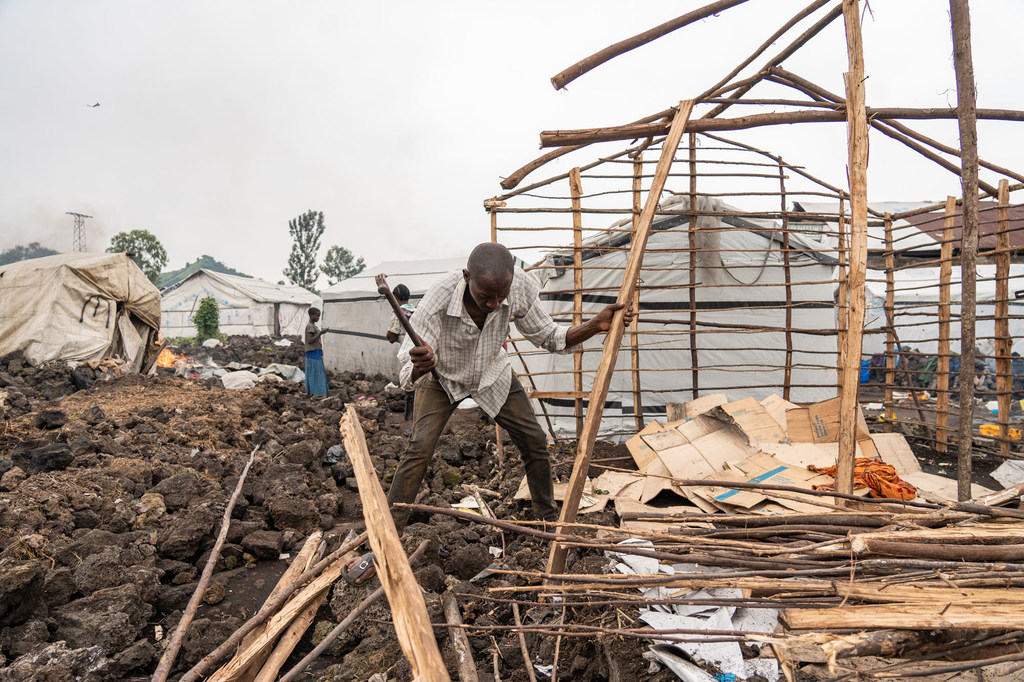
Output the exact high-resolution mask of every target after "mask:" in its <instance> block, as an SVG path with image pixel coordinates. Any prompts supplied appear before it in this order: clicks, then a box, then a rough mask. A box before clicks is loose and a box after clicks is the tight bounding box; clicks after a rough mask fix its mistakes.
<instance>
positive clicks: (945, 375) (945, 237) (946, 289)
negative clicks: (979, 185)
mask: <svg viewBox="0 0 1024 682" xmlns="http://www.w3.org/2000/svg"><path fill="white" fill-rule="evenodd" d="M955 223H956V197H952V196H951V197H946V219H945V221H944V222H943V224H942V246H941V247H939V354H938V363H937V365H936V368H935V371H936V375H935V391H936V394H935V409H936V412H935V449H936V450H937V451H938V452H946V449H947V444H948V443H949V431H948V429H947V427H948V426H949V362H950V333H949V312H950V300H951V298H952V297H951V295H950V280H951V279H952V277H953V225H954V224H955Z"/></svg>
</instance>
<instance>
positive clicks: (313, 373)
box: [302, 308, 328, 396]
mask: <svg viewBox="0 0 1024 682" xmlns="http://www.w3.org/2000/svg"><path fill="white" fill-rule="evenodd" d="M308 312H309V323H308V324H306V331H305V333H304V334H303V335H302V342H303V344H304V345H305V348H306V366H305V368H304V369H305V371H306V393H308V394H309V395H318V396H326V395H327V370H326V369H324V343H323V339H322V338H321V337H322V336H323V335H324V334H325V333H326V332H327V331H328V327H324V328H323V329H317V326H316V323H317V322H319V321H320V309H319V308H310V309H309V311H308Z"/></svg>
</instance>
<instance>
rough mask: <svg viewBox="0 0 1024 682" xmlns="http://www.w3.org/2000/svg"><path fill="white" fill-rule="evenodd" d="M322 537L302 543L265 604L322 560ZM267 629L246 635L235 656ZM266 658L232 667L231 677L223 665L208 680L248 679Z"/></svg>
mask: <svg viewBox="0 0 1024 682" xmlns="http://www.w3.org/2000/svg"><path fill="white" fill-rule="evenodd" d="M322 537H323V533H321V532H320V531H316V532H315V533H313V534H312V535H310V536H309V537H308V538H306V542H305V543H304V544H303V545H302V549H300V550H299V553H298V554H296V555H295V558H294V559H292V562H291V563H290V564H289V565H288V568H287V569H285V571H284V573H283V574H281V577H280V578H279V579H278V581H277V585H275V586H274V589H273V590H271V591H270V594H269V595H268V596H267V598H266V600H264V604H265V603H267V602H269V601H271V600H273V599H275V598H276V597H277V596H278V595H279V594H281V592H282V591H284V590H285V589H287V587H288V586H289V585H291V584H292V582H294V581H295V579H296V578H297V577H299V576H300V575H301V574H303V573H305V572H306V571H308V570H309V568H310V566H312V565H313V564H315V563H316V562H317V561H319V560H320V558H321V554H322V552H321V548H320V540H321V538H322ZM266 629H267V628H266V624H264V625H261V626H260V627H258V628H256V629H255V630H253V631H252V632H250V633H249V634H248V635H246V636H245V637H244V638H243V639H242V643H241V644H239V645H238V651H237V652H236V653H235V656H239V655H242V654H246V655H247V654H248V650H249V647H250V646H251V645H252V643H253V641H254V640H256V639H257V638H258V637H259V636H260V635H262V634H263V633H264V632H265V631H266ZM264 653H265V654H267V655H269V654H270V652H269V651H266V652H264ZM265 658H266V656H265V655H262V656H256V657H255V658H253V659H252V663H250V664H249V667H248V668H246V669H239V668H237V667H231V668H230V669H231V670H235V671H236V672H235V674H234V675H232V676H230V677H229V676H228V675H227V672H228V669H229V668H228V665H225V666H222V667H221V668H220V669H219V670H217V672H215V673H214V674H213V675H210V677H208V678H207V680H206V682H235V680H238V679H241V678H242V677H243V676H244V677H246V679H252V678H253V677H254V676H255V675H256V674H257V673H258V672H259V671H260V668H261V667H262V666H263V663H264V662H265ZM229 663H230V662H229Z"/></svg>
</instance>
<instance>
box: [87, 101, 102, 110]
mask: <svg viewBox="0 0 1024 682" xmlns="http://www.w3.org/2000/svg"><path fill="white" fill-rule="evenodd" d="M99 105H100V103H99V102H96V104H86V105H85V106H87V107H89V108H90V109H95V108H96V107H98V106H99Z"/></svg>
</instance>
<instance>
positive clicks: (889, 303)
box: [883, 213, 915, 433]
mask: <svg viewBox="0 0 1024 682" xmlns="http://www.w3.org/2000/svg"><path fill="white" fill-rule="evenodd" d="M884 222H885V225H884V230H885V309H886V318H887V320H886V321H887V322H888V321H890V320H891V322H890V323H889V324H887V325H886V327H885V398H884V400H883V404H884V406H885V432H886V433H892V431H893V421H895V419H896V403H895V399H894V398H893V385H894V384H895V383H896V356H895V351H896V343H895V342H896V327H895V325H896V280H895V276H894V274H893V268H894V267H895V255H894V254H893V251H892V217H891V216H890V215H889V214H888V213H886V214H885V221H884ZM903 357H904V358H906V356H903ZM904 362H906V360H904ZM907 390H908V391H911V392H913V391H914V390H915V389H914V386H913V385H911V384H909V383H908V384H907Z"/></svg>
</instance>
